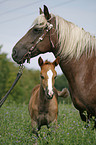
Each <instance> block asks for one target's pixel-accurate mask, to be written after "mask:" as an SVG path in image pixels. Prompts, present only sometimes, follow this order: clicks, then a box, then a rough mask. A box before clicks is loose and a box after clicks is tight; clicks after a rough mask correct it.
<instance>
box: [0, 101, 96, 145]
mask: <svg viewBox="0 0 96 145" xmlns="http://www.w3.org/2000/svg"><path fill="white" fill-rule="evenodd" d="M58 110H59V113H58V121H57V128H56V126H55V125H54V124H51V125H50V128H49V129H47V127H46V126H43V127H42V128H41V130H40V131H39V138H37V137H36V135H34V134H32V128H31V119H30V116H29V112H28V105H26V104H25V105H24V104H19V105H17V104H15V103H13V104H10V105H9V106H8V105H7V103H5V104H4V106H2V108H1V110H0V125H1V126H0V144H1V145H4V144H6V145H17V144H19V145H25V144H28V145H31V144H34V143H35V142H37V145H46V144H49V145H86V144H88V145H95V144H96V130H92V128H93V122H90V123H89V124H88V126H89V127H88V128H86V127H85V125H86V123H84V122H83V121H81V119H80V117H79V114H78V111H77V110H76V109H75V108H74V107H73V106H72V105H71V104H70V105H66V104H61V103H59V105H58Z"/></svg>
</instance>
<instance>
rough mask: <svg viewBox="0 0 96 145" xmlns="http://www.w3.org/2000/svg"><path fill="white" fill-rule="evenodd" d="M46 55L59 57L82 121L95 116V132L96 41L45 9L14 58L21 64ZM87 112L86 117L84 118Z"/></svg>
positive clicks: (83, 31)
mask: <svg viewBox="0 0 96 145" xmlns="http://www.w3.org/2000/svg"><path fill="white" fill-rule="evenodd" d="M46 52H52V53H53V54H54V55H55V57H57V56H59V57H60V63H59V65H60V67H61V69H62V71H63V73H64V74H65V76H66V78H67V80H68V83H69V90H70V94H71V98H72V102H73V104H74V106H75V108H76V109H78V110H79V113H80V116H81V119H82V120H83V121H87V120H88V119H90V117H92V116H95V126H94V127H95V128H96V38H95V37H94V36H92V35H90V33H89V32H86V31H85V30H84V29H83V28H79V27H78V26H76V25H75V24H73V23H71V22H69V21H66V20H65V19H63V18H62V17H59V16H55V15H54V14H50V13H49V10H48V8H47V7H46V6H45V5H44V11H42V10H41V9H40V15H39V16H38V17H37V18H36V19H35V20H34V22H33V25H32V27H31V28H30V30H29V31H28V32H27V33H26V34H25V35H24V36H23V37H22V38H21V39H20V40H19V41H18V43H17V44H16V45H15V46H14V48H13V52H12V57H13V60H14V61H16V62H17V63H18V64H22V63H24V62H25V60H27V62H28V61H29V60H30V58H32V57H35V56H37V55H39V54H41V53H42V54H43V53H46ZM84 111H87V116H85V115H84Z"/></svg>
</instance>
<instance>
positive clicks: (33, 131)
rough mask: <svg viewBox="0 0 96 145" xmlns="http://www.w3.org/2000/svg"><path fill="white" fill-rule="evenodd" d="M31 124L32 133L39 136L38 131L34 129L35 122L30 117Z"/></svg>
mask: <svg viewBox="0 0 96 145" xmlns="http://www.w3.org/2000/svg"><path fill="white" fill-rule="evenodd" d="M31 126H32V133H34V134H35V135H36V136H37V137H39V136H38V132H37V131H36V128H37V127H36V126H37V123H36V122H35V121H34V120H33V119H31Z"/></svg>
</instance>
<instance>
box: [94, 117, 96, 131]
mask: <svg viewBox="0 0 96 145" xmlns="http://www.w3.org/2000/svg"><path fill="white" fill-rule="evenodd" d="M94 128H95V129H96V117H95V125H94Z"/></svg>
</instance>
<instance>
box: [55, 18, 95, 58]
mask: <svg viewBox="0 0 96 145" xmlns="http://www.w3.org/2000/svg"><path fill="white" fill-rule="evenodd" d="M56 30H57V36H59V37H58V41H59V44H60V49H59V51H58V53H57V55H59V54H60V55H61V57H70V58H73V57H76V58H77V59H78V58H80V56H81V55H82V53H83V52H84V51H85V52H86V54H87V55H88V56H89V55H91V54H92V52H93V51H94V52H95V55H96V38H95V37H93V36H91V35H90V33H88V32H85V31H84V29H82V28H79V27H78V26H76V25H75V24H73V23H71V22H68V21H66V20H64V19H63V18H61V17H59V16H56Z"/></svg>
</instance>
